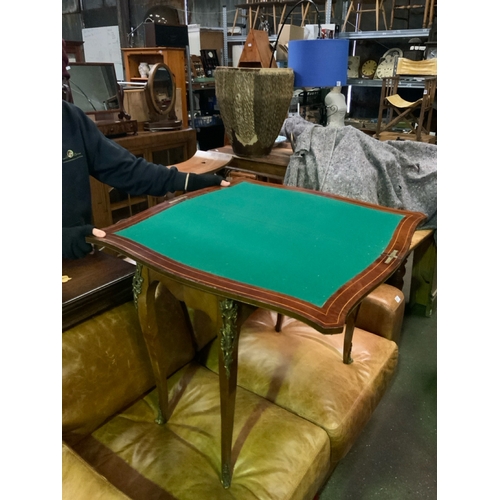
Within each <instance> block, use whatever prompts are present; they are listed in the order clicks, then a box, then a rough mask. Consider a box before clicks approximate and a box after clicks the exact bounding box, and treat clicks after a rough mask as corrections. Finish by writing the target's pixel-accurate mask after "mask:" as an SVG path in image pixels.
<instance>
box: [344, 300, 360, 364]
mask: <svg viewBox="0 0 500 500" xmlns="http://www.w3.org/2000/svg"><path fill="white" fill-rule="evenodd" d="M360 306H361V302H360V303H359V304H358V305H357V306H356V307H355V308H354V309H352V310H351V312H350V313H349V314H348V315H347V319H346V323H345V332H344V357H343V361H344V363H345V364H346V365H349V364H351V363H352V358H351V349H352V336H353V333H354V325H355V324H356V318H357V316H358V311H359V307H360Z"/></svg>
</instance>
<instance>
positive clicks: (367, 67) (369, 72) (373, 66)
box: [361, 59, 377, 78]
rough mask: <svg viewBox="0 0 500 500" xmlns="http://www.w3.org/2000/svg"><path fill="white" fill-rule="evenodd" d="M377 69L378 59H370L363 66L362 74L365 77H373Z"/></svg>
mask: <svg viewBox="0 0 500 500" xmlns="http://www.w3.org/2000/svg"><path fill="white" fill-rule="evenodd" d="M376 71H377V61H375V60H373V59H368V60H367V61H365V62H364V63H363V66H361V76H362V77H363V78H373V75H375V72H376Z"/></svg>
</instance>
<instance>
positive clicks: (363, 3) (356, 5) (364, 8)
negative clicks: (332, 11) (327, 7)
mask: <svg viewBox="0 0 500 500" xmlns="http://www.w3.org/2000/svg"><path fill="white" fill-rule="evenodd" d="M364 12H375V30H376V31H378V26H379V16H380V13H382V19H383V20H384V26H385V29H387V19H386V16H385V8H384V0H350V2H349V8H348V9H347V14H346V17H345V21H344V25H343V26H342V31H345V30H346V27H347V23H348V22H349V18H350V16H351V15H353V14H354V15H356V20H355V23H354V25H353V26H354V31H359V27H360V26H361V16H362V15H363V13H364ZM350 24H352V23H350Z"/></svg>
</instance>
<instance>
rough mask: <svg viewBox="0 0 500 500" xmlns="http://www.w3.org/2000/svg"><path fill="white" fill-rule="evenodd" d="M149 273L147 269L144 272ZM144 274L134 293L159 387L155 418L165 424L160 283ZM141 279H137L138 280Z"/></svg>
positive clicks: (139, 269) (166, 396)
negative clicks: (158, 301) (158, 302)
mask: <svg viewBox="0 0 500 500" xmlns="http://www.w3.org/2000/svg"><path fill="white" fill-rule="evenodd" d="M141 270H142V266H141V265H140V264H139V265H138V266H137V270H136V276H137V275H138V274H139V273H141ZM144 274H145V275H147V270H146V271H145V273H144ZM144 274H143V275H142V281H141V285H142V286H141V288H140V289H139V290H136V289H135V288H134V293H136V292H139V293H138V295H136V304H137V308H138V312H139V322H140V324H141V330H142V334H143V336H144V340H145V342H146V347H147V349H148V354H149V359H150V361H151V366H152V368H153V374H154V377H155V382H156V387H157V389H158V398H159V408H158V416H157V417H156V419H155V422H156V423H157V424H164V423H165V422H166V421H167V410H168V387H167V373H166V367H165V357H164V356H163V355H162V346H161V342H160V338H159V330H158V321H157V315H156V307H155V293H156V288H157V287H158V285H159V282H158V281H154V282H152V283H150V282H149V280H148V279H147V276H146V279H144V278H145V276H144ZM137 281H139V280H136V282H137Z"/></svg>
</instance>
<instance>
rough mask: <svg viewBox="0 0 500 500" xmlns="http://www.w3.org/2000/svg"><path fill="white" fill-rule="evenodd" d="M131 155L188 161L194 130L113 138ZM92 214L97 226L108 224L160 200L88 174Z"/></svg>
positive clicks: (162, 162) (167, 163)
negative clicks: (125, 190) (124, 189)
mask: <svg viewBox="0 0 500 500" xmlns="http://www.w3.org/2000/svg"><path fill="white" fill-rule="evenodd" d="M113 140H114V141H115V142H116V143H117V144H119V145H120V146H123V147H124V148H125V149H128V150H129V151H130V152H131V153H132V154H134V155H135V156H138V157H143V158H145V159H146V160H148V161H150V162H152V163H157V164H160V165H165V166H170V165H175V164H176V163H180V162H183V161H186V160H188V159H189V158H191V157H192V156H193V155H194V154H195V153H196V131H195V130H194V129H192V128H186V129H180V130H171V131H168V132H144V131H141V132H138V133H137V134H136V135H127V136H124V137H117V138H115V139H113ZM90 188H91V193H92V216H93V222H94V225H95V226H96V227H98V228H104V227H108V226H111V225H112V224H114V223H116V222H118V221H119V220H121V219H125V218H127V217H130V216H131V215H134V214H136V213H138V212H141V211H142V210H145V209H146V208H149V207H152V206H154V205H156V204H157V203H159V202H160V201H163V199H164V198H157V197H154V196H130V195H128V194H126V193H122V192H120V191H119V190H117V189H114V188H112V187H111V186H108V185H106V184H103V183H102V182H99V181H98V180H96V179H94V178H93V177H90Z"/></svg>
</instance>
